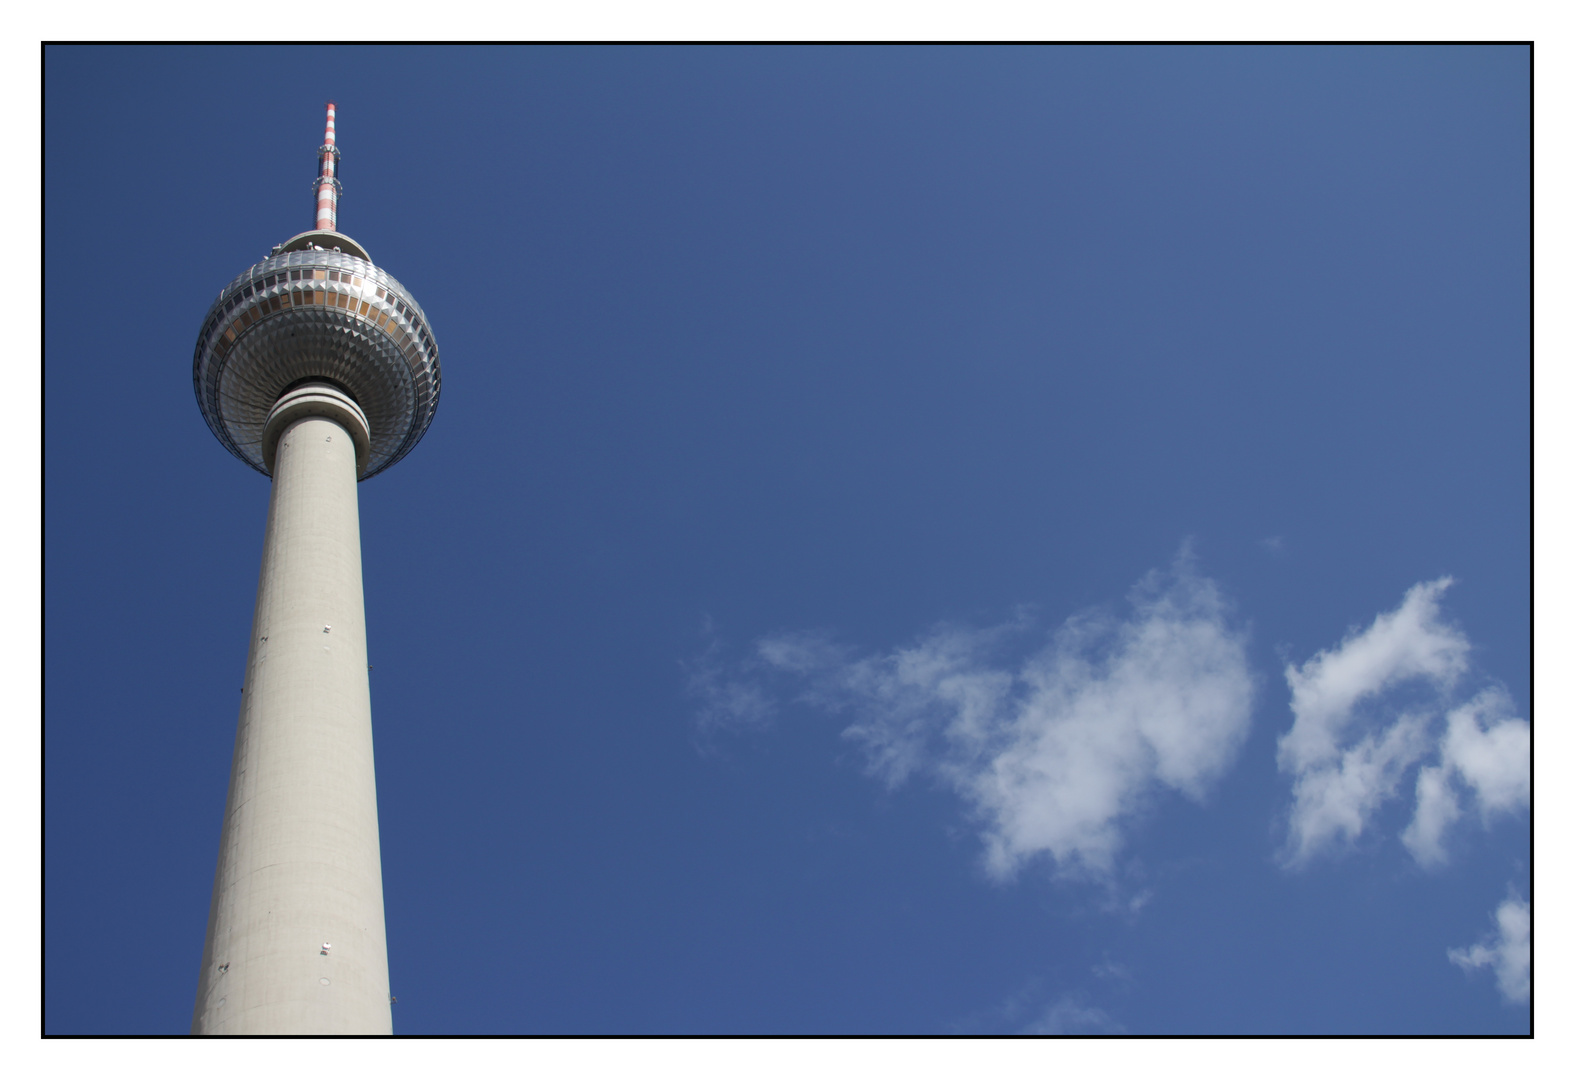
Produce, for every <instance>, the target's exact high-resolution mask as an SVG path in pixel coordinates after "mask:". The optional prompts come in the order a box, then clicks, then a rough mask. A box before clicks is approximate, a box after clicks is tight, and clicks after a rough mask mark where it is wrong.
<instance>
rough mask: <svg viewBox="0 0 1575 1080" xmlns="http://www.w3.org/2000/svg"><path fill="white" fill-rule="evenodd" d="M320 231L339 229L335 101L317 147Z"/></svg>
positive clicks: (329, 104)
mask: <svg viewBox="0 0 1575 1080" xmlns="http://www.w3.org/2000/svg"><path fill="white" fill-rule="evenodd" d="M313 187H314V188H316V191H317V230H318V232H338V231H339V192H340V185H339V148H338V147H337V146H335V145H334V103H333V102H332V101H330V102H329V103H328V126H327V128H325V129H324V131H323V145H322V146H319V147H318V148H317V180H316V181H315V182H314V183H313Z"/></svg>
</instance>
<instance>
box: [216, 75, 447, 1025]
mask: <svg viewBox="0 0 1575 1080" xmlns="http://www.w3.org/2000/svg"><path fill="white" fill-rule="evenodd" d="M337 158H338V150H337V149H336V148H335V146H334V133H333V106H331V105H330V106H329V120H328V131H327V134H326V136H325V139H324V148H323V150H321V151H320V152H319V176H318V180H317V182H316V183H315V184H314V192H315V194H316V196H317V199H318V206H317V213H318V217H317V221H318V224H319V226H320V228H319V229H318V230H317V231H314V232H311V233H304V234H301V235H300V236H297V237H294V238H292V239H291V240H290V241H287V242H286V243H285V244H281V245H279V246H278V247H276V248H275V249H274V252H273V254H272V255H271V256H270V257H269V258H267V259H265V260H263V261H262V262H260V263H258V264H257V265H255V266H253V267H252V268H251V269H250V270H248V271H247V272H246V273H244V274H242V275H241V276H240V277H238V278H237V279H236V280H235V281H233V282H231V283H230V285H229V286H228V287H227V288H226V289H225V290H224V291H223V292H222V293H221V294H220V296H219V298H218V300H217V301H215V303H214V305H213V308H212V309H211V310H210V312H209V316H208V318H207V319H206V320H205V322H204V325H203V330H202V332H201V334H200V335H199V338H198V344H197V353H196V358H195V361H194V365H193V380H194V383H195V388H196V391H197V398H198V403H199V405H200V406H201V407H202V411H203V416H204V417H205V418H206V419H207V421H208V424H209V426H210V427H211V428H212V429H213V431H214V434H215V435H217V436H218V438H219V440H220V441H221V442H222V443H223V444H224V445H225V446H226V447H228V448H229V449H230V451H231V452H232V453H234V454H235V455H236V456H237V457H240V458H241V459H242V460H244V461H246V462H247V463H248V464H250V465H252V466H253V467H254V468H257V469H258V470H259V471H261V472H264V473H266V474H268V475H269V476H271V477H272V480H273V487H272V492H271V496H270V499H269V504H268V520H267V526H266V531H265V534H264V542H263V557H262V567H261V573H260V575H259V579H258V585H257V602H256V607H255V610H254V613H253V619H252V636H251V642H250V646H249V650H248V655H247V663H246V679H245V686H244V687H243V689H242V697H241V709H240V718H239V722H238V725H237V729H236V739H235V753H234V757H233V760H232V763H231V768H230V785H229V795H228V798H227V802H226V806H225V814H224V824H223V829H222V832H221V837H220V844H219V859H218V866H217V870H216V873H215V876H214V885H213V898H212V903H211V905H210V909H209V915H208V929H207V937H206V941H205V943H204V946H203V958H202V968H201V971H200V974H199V977H198V986H197V1000H196V1005H195V1009H194V1011H193V1017H192V1032H193V1033H194V1034H215V1035H223V1034H233V1035H307V1034H391V1033H392V1030H393V1025H392V1014H391V1010H390V1000H391V999H390V996H389V984H388V956H387V943H386V934H385V931H384V923H383V888H382V870H381V861H380V854H379V843H378V827H377V788H376V780H375V773H374V768H373V757H372V710H371V694H370V687H369V685H368V678H367V671H368V666H367V648H366V613H365V603H364V599H363V595H362V581H361V541H360V523H359V511H358V507H357V498H356V484H357V482H358V480H360V479H364V478H366V477H367V476H370V475H373V474H375V473H377V472H379V471H381V470H382V469H384V468H387V467H388V466H389V465H391V464H393V463H394V462H395V461H397V460H398V459H399V458H400V457H402V456H403V455H404V454H405V453H407V452H408V451H409V450H410V448H411V447H412V446H414V445H415V442H416V441H417V440H419V439H420V437H421V435H422V433H424V431H425V430H426V427H427V425H428V424H429V423H430V422H431V418H432V413H433V411H434V410H435V408H436V404H437V397H438V392H439V387H440V376H439V367H438V355H437V346H436V343H435V342H434V341H433V340H432V337H431V331H430V329H429V328H428V326H427V324H426V318H425V315H424V313H422V312H421V310H420V308H419V307H418V306H417V305H416V303H415V300H414V299H413V298H411V297H410V295H409V293H408V292H406V291H405V290H404V288H403V287H402V286H400V285H399V283H398V282H397V281H394V279H393V278H391V277H390V276H389V275H387V274H386V273H384V272H383V271H382V270H380V269H378V268H377V267H376V266H374V265H373V264H372V262H371V261H370V259H369V258H368V257H367V255H366V252H365V250H364V249H362V248H361V247H360V246H359V245H358V244H356V243H355V242H354V241H353V240H350V238H349V237H346V236H343V235H342V234H339V233H337V232H333V231H328V230H324V229H322V228H321V226H322V224H323V223H324V221H327V222H328V223H329V228H330V229H331V228H332V227H333V226H334V225H335V224H337V209H338V194H339V185H338V181H337V179H335V177H334V172H335V168H334V166H335V165H336V163H337ZM325 200H326V201H327V202H328V205H326V206H325V205H324V202H325Z"/></svg>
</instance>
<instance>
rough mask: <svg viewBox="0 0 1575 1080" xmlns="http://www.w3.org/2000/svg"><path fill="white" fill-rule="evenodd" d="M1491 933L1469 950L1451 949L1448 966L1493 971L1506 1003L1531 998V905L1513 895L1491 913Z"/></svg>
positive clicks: (1468, 969)
mask: <svg viewBox="0 0 1575 1080" xmlns="http://www.w3.org/2000/svg"><path fill="white" fill-rule="evenodd" d="M1494 922H1495V924H1496V926H1495V928H1494V930H1493V931H1492V932H1490V933H1489V934H1488V936H1487V937H1485V938H1483V940H1481V941H1479V942H1478V943H1477V944H1475V945H1473V946H1471V947H1470V948H1469V949H1450V950H1449V962H1450V963H1452V964H1455V965H1458V966H1459V967H1462V968H1464V969H1466V970H1467V971H1474V970H1476V969H1478V968H1492V969H1493V974H1494V976H1495V977H1496V978H1497V980H1498V990H1499V993H1500V994H1502V995H1504V1000H1505V1001H1508V1002H1515V1003H1521V1002H1525V1001H1529V1000H1530V998H1531V905H1530V904H1529V903H1527V902H1526V901H1524V900H1522V899H1521V898H1520V897H1519V896H1517V895H1515V893H1514V892H1513V890H1512V891H1511V893H1510V895H1509V897H1508V898H1507V899H1506V900H1505V901H1504V902H1503V903H1502V904H1500V905H1499V906H1498V910H1497V911H1496V912H1494Z"/></svg>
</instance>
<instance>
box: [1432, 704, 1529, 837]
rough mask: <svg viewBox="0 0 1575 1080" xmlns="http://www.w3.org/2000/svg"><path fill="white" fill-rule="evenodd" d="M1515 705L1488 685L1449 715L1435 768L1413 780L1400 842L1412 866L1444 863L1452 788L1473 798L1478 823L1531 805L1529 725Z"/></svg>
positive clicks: (1453, 814)
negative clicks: (1411, 812)
mask: <svg viewBox="0 0 1575 1080" xmlns="http://www.w3.org/2000/svg"><path fill="white" fill-rule="evenodd" d="M1514 712H1515V703H1514V702H1513V701H1511V700H1510V698H1509V695H1508V694H1506V693H1504V692H1503V691H1502V690H1500V689H1498V688H1496V687H1492V688H1489V689H1487V690H1484V691H1483V692H1482V693H1480V694H1478V695H1477V696H1476V697H1474V698H1472V699H1471V700H1470V701H1468V702H1466V703H1465V704H1464V705H1461V706H1459V707H1458V708H1455V709H1452V710H1450V712H1449V721H1448V725H1447V727H1446V729H1445V733H1444V737H1443V741H1442V743H1441V745H1440V747H1439V757H1440V759H1441V760H1440V764H1438V765H1433V766H1429V767H1428V768H1425V769H1423V770H1422V771H1421V772H1420V773H1419V774H1418V775H1417V780H1416V816H1415V817H1413V818H1412V820H1411V824H1410V826H1409V827H1408V828H1407V829H1406V831H1405V832H1404V834H1402V836H1401V839H1402V840H1403V841H1404V842H1405V845H1406V847H1407V848H1408V849H1409V850H1410V852H1411V854H1412V855H1413V856H1415V858H1416V860H1417V862H1419V863H1422V864H1423V865H1424V866H1440V865H1442V864H1443V863H1445V862H1447V861H1448V853H1447V852H1446V850H1445V848H1444V842H1443V841H1444V833H1445V832H1446V831H1447V830H1448V829H1449V827H1450V826H1451V825H1453V824H1454V823H1455V822H1456V821H1457V820H1459V818H1460V816H1461V809H1460V798H1459V792H1458V790H1457V788H1458V787H1459V786H1460V785H1463V786H1464V787H1465V788H1466V789H1467V790H1468V791H1469V792H1470V793H1471V794H1472V795H1473V796H1474V798H1475V801H1476V805H1477V811H1478V813H1479V815H1480V817H1481V819H1482V823H1483V824H1484V825H1487V824H1488V823H1489V822H1491V820H1492V819H1493V818H1494V817H1497V816H1499V815H1502V814H1505V813H1509V812H1511V811H1514V810H1518V809H1521V808H1523V807H1529V806H1530V805H1531V725H1530V724H1528V723H1526V721H1524V720H1522V719H1520V718H1519V717H1517V716H1515V715H1514Z"/></svg>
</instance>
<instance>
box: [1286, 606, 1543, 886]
mask: <svg viewBox="0 0 1575 1080" xmlns="http://www.w3.org/2000/svg"><path fill="white" fill-rule="evenodd" d="M1451 584H1452V581H1451V579H1450V578H1447V577H1446V578H1440V579H1438V580H1437V581H1430V582H1423V583H1421V584H1418V585H1416V586H1413V587H1412V588H1411V589H1410V591H1408V592H1407V593H1406V595H1405V599H1404V600H1403V601H1402V602H1401V604H1400V606H1399V607H1398V608H1396V609H1395V610H1394V611H1390V612H1386V613H1384V614H1382V615H1379V616H1378V617H1377V618H1376V619H1374V620H1373V623H1372V625H1371V626H1369V627H1367V628H1366V629H1365V630H1361V631H1354V630H1353V631H1352V632H1351V633H1349V634H1347V635H1346V638H1345V640H1344V641H1342V642H1341V643H1340V644H1339V645H1338V646H1336V647H1335V648H1333V649H1325V650H1323V651H1321V652H1319V653H1318V654H1317V655H1316V656H1314V657H1313V658H1312V659H1311V660H1308V661H1307V662H1306V663H1305V664H1303V665H1301V666H1300V667H1298V666H1297V665H1295V664H1291V665H1288V666H1287V667H1286V669H1285V679H1286V682H1287V683H1288V684H1289V685H1290V689H1291V712H1292V714H1293V716H1294V718H1295V719H1294V722H1293V724H1292V726H1291V729H1290V731H1288V732H1286V733H1285V734H1284V735H1283V736H1282V737H1281V738H1280V746H1279V763H1280V769H1281V770H1282V771H1283V772H1287V773H1290V774H1291V775H1292V776H1293V777H1294V782H1293V789H1292V805H1291V811H1290V828H1289V836H1288V839H1287V846H1286V851H1285V859H1286V862H1287V863H1289V864H1291V865H1302V864H1305V863H1306V862H1307V861H1309V860H1310V859H1311V858H1313V857H1314V856H1316V855H1318V854H1320V853H1322V852H1326V851H1329V850H1331V849H1333V848H1336V847H1339V846H1342V845H1349V844H1350V843H1351V842H1353V841H1355V840H1356V839H1357V838H1358V837H1360V836H1361V835H1362V834H1363V832H1364V831H1366V829H1367V828H1368V827H1369V825H1371V823H1372V821H1373V818H1374V815H1375V814H1376V813H1377V811H1378V809H1379V807H1380V806H1382V805H1383V804H1384V803H1385V802H1387V801H1388V800H1390V799H1391V798H1393V797H1394V796H1395V795H1396V794H1397V792H1398V791H1399V790H1400V785H1401V782H1402V781H1403V779H1404V777H1405V774H1406V773H1407V771H1408V770H1409V769H1410V768H1411V767H1412V766H1414V765H1416V764H1418V763H1420V762H1424V761H1425V760H1426V759H1428V758H1429V757H1435V756H1436V763H1429V764H1427V765H1426V766H1425V767H1423V768H1422V769H1421V770H1420V771H1419V772H1418V774H1417V779H1416V810H1415V813H1414V815H1413V817H1412V820H1411V823H1410V825H1409V826H1408V827H1407V828H1406V830H1405V832H1404V833H1403V835H1402V837H1401V838H1402V840H1403V841H1404V843H1405V845H1406V847H1407V849H1408V850H1409V851H1410V852H1411V854H1412V855H1413V856H1414V857H1415V858H1416V860H1417V861H1418V862H1419V863H1422V864H1423V865H1428V866H1437V865H1441V864H1442V863H1444V862H1446V861H1447V858H1448V856H1447V851H1446V848H1445V845H1444V838H1445V834H1446V833H1447V831H1448V830H1449V828H1450V827H1451V826H1452V825H1453V824H1454V823H1455V822H1456V821H1457V820H1459V818H1460V817H1461V814H1462V811H1461V807H1460V798H1461V795H1462V793H1463V792H1462V789H1464V792H1469V793H1471V794H1473V795H1474V796H1475V799H1476V802H1477V806H1478V809H1479V811H1480V813H1481V816H1482V818H1483V820H1484V822H1485V821H1487V820H1488V819H1489V818H1490V817H1491V816H1493V815H1495V814H1498V813H1502V812H1504V811H1507V810H1512V809H1515V808H1518V807H1520V806H1525V805H1528V804H1529V801H1530V746H1531V732H1530V727H1529V726H1528V725H1527V724H1526V723H1525V721H1523V720H1519V719H1517V718H1515V717H1514V716H1513V711H1514V705H1513V703H1512V702H1511V701H1510V699H1509V697H1508V695H1507V694H1505V693H1504V692H1503V691H1502V690H1499V689H1497V688H1491V689H1488V690H1485V691H1483V692H1482V693H1480V694H1478V695H1477V696H1476V697H1475V698H1473V699H1471V700H1470V701H1468V702H1466V703H1464V704H1461V705H1458V706H1456V707H1455V708H1453V709H1451V710H1449V711H1448V719H1447V724H1446V725H1445V731H1444V732H1443V734H1442V737H1440V735H1439V733H1438V730H1437V729H1438V727H1439V724H1438V720H1439V717H1440V716H1441V715H1442V714H1443V713H1444V712H1445V710H1446V709H1448V705H1449V699H1450V696H1451V695H1452V693H1453V691H1454V689H1455V686H1456V684H1457V682H1458V681H1459V679H1460V677H1461V676H1462V675H1463V674H1464V673H1465V672H1466V670H1467V668H1468V656H1469V653H1470V648H1471V646H1470V643H1469V642H1468V641H1467V640H1466V637H1465V635H1464V634H1463V633H1461V632H1460V631H1459V630H1458V629H1456V628H1455V627H1453V626H1450V625H1448V624H1447V623H1446V622H1445V621H1444V619H1443V616H1442V614H1441V613H1440V611H1439V597H1440V596H1441V595H1442V594H1443V592H1444V590H1445V589H1447V588H1448V587H1449V586H1450V585H1451ZM1418 690H1419V691H1421V693H1420V695H1418V694H1416V693H1414V691H1418ZM1408 691H1413V692H1412V693H1411V694H1410V698H1409V699H1407V698H1405V697H1403V696H1402V695H1403V694H1405V693H1406V692H1408Z"/></svg>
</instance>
